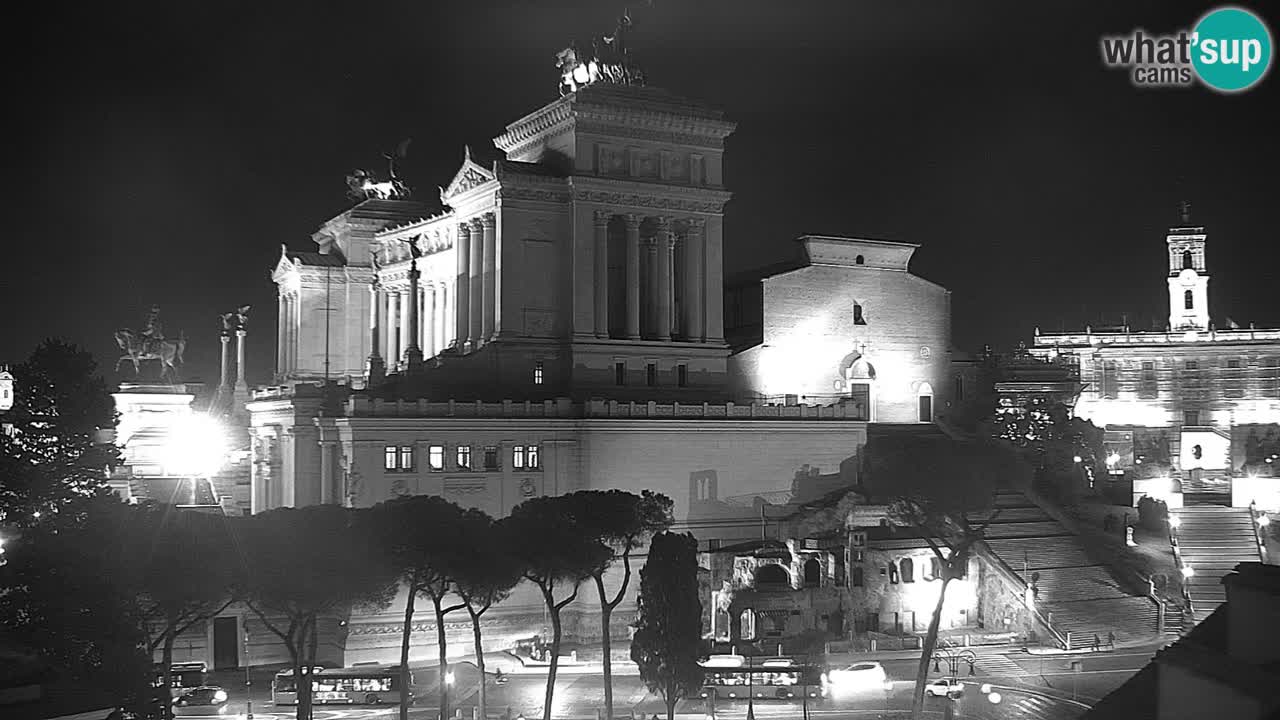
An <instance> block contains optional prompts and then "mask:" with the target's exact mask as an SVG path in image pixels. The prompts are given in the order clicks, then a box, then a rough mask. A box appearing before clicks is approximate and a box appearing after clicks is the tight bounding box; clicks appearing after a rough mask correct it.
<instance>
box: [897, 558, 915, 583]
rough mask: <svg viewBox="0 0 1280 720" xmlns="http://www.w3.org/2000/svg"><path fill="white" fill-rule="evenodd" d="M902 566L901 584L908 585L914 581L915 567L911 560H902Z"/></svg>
mask: <svg viewBox="0 0 1280 720" xmlns="http://www.w3.org/2000/svg"><path fill="white" fill-rule="evenodd" d="M900 564H901V566H902V582H904V583H909V582H915V581H916V566H915V563H913V562H911V558H902V562H901V563H900Z"/></svg>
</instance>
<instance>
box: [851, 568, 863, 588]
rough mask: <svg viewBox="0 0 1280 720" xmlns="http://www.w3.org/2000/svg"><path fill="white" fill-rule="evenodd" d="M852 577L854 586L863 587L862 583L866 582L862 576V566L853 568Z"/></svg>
mask: <svg viewBox="0 0 1280 720" xmlns="http://www.w3.org/2000/svg"><path fill="white" fill-rule="evenodd" d="M850 577H852V578H853V586H854V587H862V583H863V582H864V580H863V577H862V568H861V567H855V568H854V569H853V572H852V573H850Z"/></svg>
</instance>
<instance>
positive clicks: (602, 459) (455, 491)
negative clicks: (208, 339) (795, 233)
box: [248, 83, 950, 664]
mask: <svg viewBox="0 0 1280 720" xmlns="http://www.w3.org/2000/svg"><path fill="white" fill-rule="evenodd" d="M733 129H734V124H733V123H731V122H729V121H727V120H725V119H724V118H723V116H722V115H721V113H720V112H719V111H717V110H714V109H712V108H709V107H707V106H705V105H703V104H701V103H697V102H692V101H689V100H685V99H682V98H678V97H675V96H673V95H671V94H670V93H667V92H665V91H662V90H658V89H653V88H644V87H635V86H622V85H611V84H606V83H597V84H592V85H589V86H587V87H584V88H580V89H579V90H577V91H576V92H574V93H570V94H567V95H565V96H564V97H561V98H560V99H558V100H556V101H554V102H552V103H550V104H548V105H547V106H545V107H543V108H542V109H540V110H538V111H536V112H534V113H531V114H530V115H528V116H526V117H524V118H522V119H520V120H518V121H516V122H515V123H513V124H512V125H510V126H508V128H507V131H506V132H505V133H504V134H503V135H501V136H499V137H498V138H496V139H495V140H494V144H495V146H497V147H498V148H499V149H501V150H502V151H504V154H505V157H503V158H501V159H497V160H494V161H491V162H481V161H480V160H479V159H478V156H477V155H476V154H474V153H473V152H472V151H470V150H466V151H465V152H464V153H463V155H464V159H463V162H462V165H461V167H460V168H459V170H458V172H457V173H456V174H455V176H454V178H453V179H452V180H451V181H450V182H449V183H448V184H447V185H446V186H445V187H444V188H443V189H442V191H441V201H442V204H443V205H444V210H443V211H442V212H434V213H432V212H430V211H428V210H427V209H426V207H425V206H424V205H422V204H421V203H418V202H416V201H412V200H407V199H401V198H394V197H392V198H386V197H379V198H373V199H365V200H363V201H361V202H358V203H357V204H356V205H355V206H354V207H353V208H351V209H349V210H347V211H346V212H344V213H342V214H340V215H338V216H337V217H335V218H333V219H332V220H330V221H328V222H327V223H325V224H324V225H323V226H322V228H321V230H320V231H318V232H317V233H316V234H315V236H314V237H313V239H314V241H315V242H316V244H317V246H318V248H317V249H318V251H319V252H316V253H294V252H289V251H287V250H286V251H284V252H283V253H282V256H281V259H280V262H279V263H278V264H277V266H276V270H275V273H274V276H273V277H274V279H275V281H276V282H277V284H278V286H279V288H280V290H279V297H280V309H279V318H280V328H281V329H280V332H279V336H278V341H279V350H278V353H277V361H278V366H279V372H278V375H277V381H278V384H277V385H276V386H273V387H269V388H260V389H258V390H256V391H254V393H253V397H252V399H251V400H250V402H249V403H248V410H249V412H250V424H251V428H250V431H251V435H252V439H253V494H252V504H253V511H254V512H261V511H264V510H269V509H272V508H276V507H284V506H300V505H307V504H314V503H341V504H346V505H348V506H352V507H370V506H372V505H375V504H377V503H379V502H382V501H384V500H387V499H390V498H392V497H396V496H398V495H405V494H435V495H439V496H442V497H444V498H446V499H448V500H451V501H453V502H456V503H458V504H459V505H462V506H464V507H474V508H479V509H482V510H484V511H486V512H488V513H489V514H491V515H493V516H496V517H501V516H503V515H506V514H507V513H509V512H510V511H511V509H512V508H513V507H514V506H516V505H518V504H519V503H521V502H523V501H525V500H527V499H529V498H533V497H539V496H547V495H559V494H564V493H569V492H573V491H576V490H584V489H609V488H619V489H626V490H632V491H638V490H639V489H642V488H643V489H651V490H654V491H658V492H662V493H665V494H666V495H668V496H669V497H671V498H672V499H673V500H674V501H675V509H674V512H675V518H676V521H677V524H678V527H679V528H680V529H686V530H689V531H692V532H694V533H695V534H696V535H697V536H698V537H699V539H700V540H702V541H704V542H711V541H713V540H714V541H716V542H726V543H728V542H739V541H744V540H747V539H750V538H758V537H759V536H760V532H761V530H760V519H761V518H764V519H765V520H766V521H768V518H769V517H770V516H771V512H770V508H777V507H778V506H785V505H787V504H788V503H790V502H791V501H792V500H793V499H794V498H796V497H808V496H810V495H812V494H814V493H815V492H817V491H816V490H815V488H817V487H818V486H819V485H821V486H822V487H824V488H825V487H826V485H824V483H829V482H835V481H839V482H841V483H844V484H852V483H853V482H854V481H855V480H856V468H857V467H858V465H859V458H858V456H859V453H860V451H861V448H862V446H863V445H865V443H866V432H867V425H868V421H871V420H879V421H890V422H912V423H927V422H929V421H930V420H931V419H932V415H933V408H934V403H935V402H938V403H941V402H945V397H942V396H944V395H945V394H946V388H945V387H944V383H942V382H941V378H942V377H943V376H942V373H943V372H944V371H945V367H946V364H947V362H948V357H949V352H950V348H949V342H950V335H949V332H950V305H949V295H948V292H947V291H946V290H944V289H942V288H940V287H938V286H936V285H933V284H932V283H928V282H927V281H924V280H922V279H920V278H917V277H915V276H912V275H910V273H909V272H907V263H908V261H909V260H910V257H911V254H912V253H913V252H914V250H915V249H916V246H914V245H905V244H900V243H891V242H884V241H869V240H854V239H846V238H832V237H817V236H811V237H805V238H802V244H803V249H804V250H805V252H806V256H805V261H804V262H803V263H800V264H797V265H795V266H793V267H791V268H789V269H788V270H787V271H786V272H782V273H775V274H774V275H772V276H770V277H768V278H765V279H764V280H763V281H762V282H760V283H759V284H758V287H760V288H761V293H760V295H761V298H762V302H763V306H762V308H761V311H762V314H761V315H760V316H759V317H758V319H757V323H756V324H757V325H759V326H761V327H762V328H763V329H764V332H763V337H762V338H761V340H762V343H755V344H754V345H742V344H738V343H736V342H735V343H730V342H729V341H727V340H726V337H725V335H726V333H725V324H724V318H725V311H724V307H723V303H724V299H725V283H724V280H723V277H722V272H723V249H722V247H723V245H722V243H723V238H722V223H723V211H724V206H725V203H726V202H728V200H729V198H730V193H729V192H728V191H726V190H725V189H724V186H723V185H724V182H723V177H722V156H723V142H724V138H725V137H726V136H728V135H729V134H730V133H731V132H732V131H733ZM814 297H821V298H822V299H823V301H824V303H825V304H823V305H821V306H818V305H816V304H815V302H814ZM326 307H328V308H331V309H332V311H331V312H324V309H325V308H326ZM771 308H772V312H770V309H771ZM814 308H817V310H818V312H817V320H816V321H810V320H809V319H808V317H807V315H806V311H807V309H814ZM326 338H327V340H326ZM325 348H328V350H327V351H326V350H325ZM806 348H807V349H809V350H814V349H815V348H820V349H821V354H820V355H817V354H814V355H805V353H804V351H805V349H806ZM797 357H802V358H803V359H804V361H805V363H804V364H803V365H799V366H796V367H794V368H788V362H789V361H790V360H789V359H794V358H797ZM326 359H327V366H328V372H327V373H326V372H325V365H326ZM326 376H327V377H328V378H330V379H331V380H333V381H336V382H337V383H339V384H341V385H343V386H345V387H344V388H343V389H342V390H341V392H338V393H334V392H325V391H324V390H323V389H322V388H321V387H320V386H318V385H317V384H316V381H319V380H322V379H323V378H325V377H326ZM331 389H332V386H331ZM935 393H936V394H937V395H938V396H939V399H938V400H936V401H935V400H934V395H935ZM802 396H803V397H802ZM922 398H925V399H926V400H922ZM322 410H323V412H322ZM833 478H834V480H833ZM828 489H829V488H828ZM823 492H825V490H824V491H823ZM818 494H820V493H818ZM616 581H617V578H610V579H609V580H608V582H610V583H613V582H616ZM525 590H526V589H521V590H518V591H517V592H516V593H515V594H514V595H513V597H512V598H510V599H509V600H507V601H506V602H504V603H503V604H502V605H501V606H499V607H497V608H495V609H494V611H493V612H492V613H490V615H491V616H492V618H491V619H489V620H487V621H486V622H487V625H488V627H489V629H487V630H486V633H485V642H486V643H488V644H491V645H492V646H493V647H495V648H506V647H511V646H512V645H513V643H514V641H515V640H516V639H518V638H527V637H528V636H529V635H532V634H536V633H537V632H539V631H540V629H542V628H543V622H544V619H543V611H542V600H541V597H540V596H539V595H538V594H537V593H536V591H527V592H526V591H525ZM637 590H638V583H636V582H634V581H633V583H632V585H631V588H630V593H629V594H630V597H628V598H627V599H626V600H624V604H623V606H622V607H621V608H620V609H619V612H617V613H615V614H614V618H615V619H616V627H615V628H614V633H615V634H616V636H618V637H621V638H625V637H627V632H628V630H627V622H628V612H629V610H630V609H631V608H633V605H632V603H633V602H634V593H635V592H636V591H637ZM400 603H401V600H397V603H396V604H395V605H393V606H392V608H391V609H389V610H388V611H387V612H385V613H381V614H375V615H359V614H357V615H355V616H353V617H351V618H350V619H349V622H348V623H347V624H345V625H343V626H341V629H340V630H338V631H336V632H337V635H335V636H334V637H333V638H331V639H329V640H327V641H326V642H327V643H329V644H330V645H331V646H333V647H339V648H341V649H342V651H343V653H344V655H343V657H344V659H345V661H346V662H347V663H348V664H349V663H351V662H361V661H369V660H387V659H392V658H394V657H396V656H397V655H396V653H398V649H399V639H398V638H399V634H398V633H399V629H400V625H401V622H402V618H401V617H399V614H400V612H399V611H397V610H396V607H403V606H402V605H401V604H400ZM486 617H487V618H488V617H489V616H486ZM584 623H585V624H584ZM455 625H456V627H455ZM598 628H599V625H598V616H596V615H595V613H593V612H592V610H591V608H590V605H589V604H588V603H577V604H575V605H573V606H571V607H570V608H569V611H568V613H567V614H566V618H565V632H566V634H567V636H570V637H575V636H576V637H582V638H591V637H593V636H598V634H599V629H598ZM446 630H447V631H448V632H450V633H454V632H456V633H458V635H459V638H460V640H459V642H457V643H451V644H450V646H451V648H453V649H454V650H455V651H456V652H466V651H467V648H469V647H470V624H469V622H466V621H463V620H459V621H457V622H456V623H450V624H449V626H448V627H447V628H446ZM434 642H435V640H434V627H433V626H430V623H425V624H423V626H422V630H421V631H420V632H415V635H414V641H413V653H414V657H418V656H423V657H427V656H431V655H432V654H433V653H434V652H435V650H434V648H433V647H432V646H433V644H434ZM282 653H283V648H276V649H272V648H268V647H262V648H255V649H254V651H253V653H252V656H253V660H254V662H258V663H261V662H275V661H278V660H279V659H280V658H281V656H282Z"/></svg>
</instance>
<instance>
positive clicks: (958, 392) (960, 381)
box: [955, 375, 964, 402]
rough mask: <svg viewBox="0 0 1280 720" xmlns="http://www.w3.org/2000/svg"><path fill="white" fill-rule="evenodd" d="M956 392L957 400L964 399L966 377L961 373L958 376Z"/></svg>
mask: <svg viewBox="0 0 1280 720" xmlns="http://www.w3.org/2000/svg"><path fill="white" fill-rule="evenodd" d="M955 394H956V402H960V401H961V400H964V378H963V377H961V376H959V375H957V376H956V388H955Z"/></svg>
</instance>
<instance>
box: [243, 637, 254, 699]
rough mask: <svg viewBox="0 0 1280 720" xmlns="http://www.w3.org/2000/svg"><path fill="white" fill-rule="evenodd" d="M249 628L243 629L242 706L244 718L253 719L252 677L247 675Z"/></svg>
mask: <svg viewBox="0 0 1280 720" xmlns="http://www.w3.org/2000/svg"><path fill="white" fill-rule="evenodd" d="M249 664H250V663H249V630H248V629H246V630H245V631H244V698H245V700H244V703H245V705H244V707H245V713H244V717H245V720H253V679H252V678H251V677H250V676H249Z"/></svg>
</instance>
